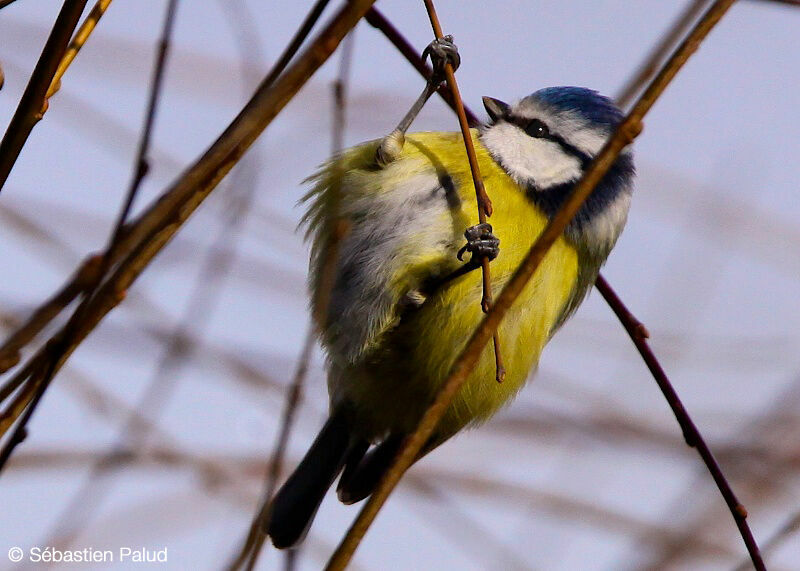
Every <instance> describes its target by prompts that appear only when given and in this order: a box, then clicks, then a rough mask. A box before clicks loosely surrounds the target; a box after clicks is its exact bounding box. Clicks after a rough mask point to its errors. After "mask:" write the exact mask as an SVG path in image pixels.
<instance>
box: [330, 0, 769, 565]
mask: <svg viewBox="0 0 800 571" xmlns="http://www.w3.org/2000/svg"><path fill="white" fill-rule="evenodd" d="M734 1H735V0H717V1H716V2H715V3H714V5H713V6H712V7H711V8H710V9H709V10H708V11H707V12H706V14H705V15H704V16H703V18H702V19H701V20H700V22H698V24H697V25H696V26H695V27H694V29H693V30H692V32H691V33H690V34H689V36H688V37H687V38H686V39H685V40H684V42H683V43H682V44H681V45H680V47H679V48H678V49H677V51H676V52H675V53H674V54H673V55H672V57H670V59H669V60H668V61H667V62H666V64H665V65H664V66H663V67H662V69H661V71H660V72H659V73H658V75H657V76H656V77H655V78H654V79H653V80H652V81H651V83H650V84H649V86H648V87H647V89H646V90H645V92H644V93H643V94H642V95H641V97H640V98H639V99H638V101H637V102H636V104H635V105H634V106H633V108H632V110H631V111H630V113H628V115H627V116H626V117H625V119H624V120H623V121H622V122H621V123H620V125H619V127H618V128H617V129H616V131H615V132H614V134H613V135H612V136H611V137H610V138H609V139H608V141H607V142H606V144H605V145H604V146H603V149H602V150H601V151H600V152H599V153H598V155H597V156H596V157H595V158H594V160H593V161H592V163H591V164H590V165H589V167H588V169H587V170H586V172H585V174H584V176H583V177H582V178H581V180H580V181H579V182H578V183H577V184H576V186H575V188H574V190H573V192H572V194H571V195H570V196H569V198H568V199H567V200H566V202H565V203H564V204H563V205H562V207H561V208H560V209H559V210H558V212H557V213H556V214H555V216H554V217H553V218H552V219H551V220H550V222H549V223H548V224H547V226H546V227H545V228H544V230H543V231H542V233H541V234H540V236H539V238H538V239H537V240H536V242H535V243H534V244H533V246H532V247H531V249H530V250H529V251H528V254H527V255H526V256H525V259H524V260H523V262H522V263H521V264H520V267H519V268H518V269H517V270H516V271H515V272H514V275H513V276H512V277H511V279H510V280H509V281H508V283H507V284H506V286H505V288H504V289H503V291H502V292H501V293H500V295H499V296H498V298H497V300H496V302H495V303H494V305H493V306H492V308H491V309H490V311H489V313H488V314H487V315H486V317H484V319H483V320H482V321H481V324H480V325H479V326H478V328H477V329H476V330H475V332H474V333H473V335H472V336H471V338H470V340H469V342H468V343H467V345H466V347H465V348H464V349H463V351H462V352H461V354H460V355H459V356H458V358H457V359H456V362H455V364H454V365H453V367H452V368H451V370H450V373H449V374H448V376H447V379H446V380H445V381H444V383H443V385H442V389H441V390H440V391H439V393H438V394H437V396H436V399H435V400H434V402H433V404H431V406H430V407H429V408H428V410H427V411H426V412H425V414H424V416H423V417H422V420H421V421H420V423H419V425H418V426H417V428H416V430H415V431H414V432H413V433H412V434H411V435H410V436H409V437H408V438H407V439H406V440H405V442H404V443H403V446H402V447H401V449H400V451H399V453H398V455H397V457H396V458H395V460H394V462H393V464H392V466H391V468H390V469H389V470H388V471H387V472H386V473H385V474H384V476H383V478H382V479H381V481H380V484H379V485H378V487H377V489H376V490H375V491H374V492H373V494H372V495H371V496H370V497H369V499H368V500H367V503H366V505H365V506H364V507H363V508H362V510H361V512H360V513H359V515H358V517H357V518H356V520H355V522H354V523H353V525H352V526H351V527H350V529H349V530H348V532H347V534H346V535H345V537H344V538H343V539H342V541H341V543H340V544H339V546H338V548H337V549H336V551H335V552H334V554H333V555H332V557H331V559H330V560H329V562H328V566H327V569H330V570H337V571H338V570H341V569H344V568H345V567H346V565H347V563H348V562H349V561H350V559H351V558H352V556H353V554H354V552H355V550H356V548H357V547H358V544H359V543H360V541H361V539H362V538H363V536H364V534H365V533H366V531H367V529H368V528H369V526H370V524H371V523H372V521H373V520H374V519H375V516H376V515H377V513H378V511H379V510H380V508H381V506H382V505H383V504H384V503H385V502H386V499H387V498H388V496H389V494H390V493H391V491H392V490H393V489H394V487H395V486H396V485H397V483H398V482H399V480H400V478H401V477H402V475H403V473H404V472H405V471H406V470H407V469H408V468H409V467H410V466H411V464H412V463H413V462H414V460H415V459H416V457H417V454H418V453H419V451H420V450H421V449H422V446H423V445H424V444H425V442H427V440H428V438H429V437H430V435H431V434H432V433H433V430H434V429H435V428H436V425H437V423H438V422H439V419H440V418H441V417H442V415H444V413H445V411H446V410H447V407H448V406H449V404H450V403H451V402H452V400H453V398H454V397H455V395H456V393H457V391H458V389H459V388H460V387H461V385H462V384H463V383H464V381H465V380H466V378H467V377H468V376H469V373H470V372H471V371H472V370H473V368H474V366H475V364H476V363H477V361H478V359H479V357H480V353H481V351H482V349H483V347H484V346H485V345H486V343H487V342H488V341H489V338H490V337H491V336H492V333H493V332H494V331H495V330H496V329H497V327H498V325H499V324H500V321H501V320H502V318H503V316H504V315H505V313H506V312H507V311H508V309H509V308H510V306H511V304H512V303H513V302H514V300H515V299H516V297H517V296H518V295H519V293H520V292H521V291H522V289H523V288H524V286H525V284H526V283H527V282H528V280H529V279H530V277H531V276H532V275H533V272H534V271H535V270H536V268H537V267H538V265H539V263H540V262H541V260H542V259H543V258H544V255H545V254H546V252H547V250H548V249H549V247H550V246H551V245H552V244H553V243H554V242H555V241H556V239H557V238H558V237H559V236H560V235H561V233H562V232H563V230H564V228H565V227H566V225H567V224H568V223H569V221H570V219H571V218H572V217H573V216H574V215H575V213H576V212H577V210H578V209H579V208H580V206H581V204H582V203H583V201H584V200H585V199H586V198H587V197H588V196H589V194H590V193H591V191H592V189H593V188H594V187H595V186H596V185H597V183H598V182H599V181H600V179H601V178H602V177H603V176H604V175H605V173H606V172H608V170H609V169H610V168H611V165H612V164H613V163H614V161H615V160H616V158H617V156H618V155H619V153H620V152H622V150H623V149H624V148H625V147H626V146H627V145H628V144H630V143H631V141H633V139H635V138H636V136H637V135H638V134H639V133H640V132H641V129H642V123H641V120H642V118H643V117H644V116H645V115H646V113H647V112H648V111H649V110H650V108H651V107H652V105H653V104H654V103H655V101H656V100H657V99H658V97H659V96H660V95H661V93H662V92H663V91H664V89H665V88H666V87H667V85H669V83H670V82H671V81H672V79H673V78H674V77H675V75H676V74H677V73H678V71H679V70H680V69H681V67H683V65H684V64H685V63H686V61H687V60H688V59H689V57H690V56H691V55H692V54H693V53H694V52H695V51H696V49H697V47H698V46H699V45H700V43H701V42H702V40H703V39H704V38H705V37H706V36H707V35H708V33H709V32H710V31H711V29H712V28H713V27H714V26H715V25H716V23H717V22H719V20H720V19H721V18H722V16H723V15H724V14H725V13H726V12H727V11H728V9H729V8H730V7H731V6H732V5H733V3H734ZM748 548H749V546H748ZM755 555H756V556H755V557H754V562H755V561H760V557H758V556H757V552H756V554H755ZM762 568H763V564H762Z"/></svg>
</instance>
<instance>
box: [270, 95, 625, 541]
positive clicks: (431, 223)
mask: <svg viewBox="0 0 800 571" xmlns="http://www.w3.org/2000/svg"><path fill="white" fill-rule="evenodd" d="M484 105H485V107H486V111H487V112H488V114H489V117H490V119H491V122H490V123H489V124H488V125H486V126H484V127H482V128H480V129H474V130H472V132H471V136H472V138H473V142H474V145H475V150H476V153H477V156H478V162H479V166H480V170H481V173H482V174H483V179H484V183H485V186H486V190H487V192H488V194H489V196H490V197H491V198H492V203H493V206H494V212H493V214H492V218H491V221H492V225H493V227H494V229H495V231H496V236H495V233H494V232H493V231H492V228H491V227H489V226H488V225H478V224H477V222H478V221H477V210H478V208H477V205H476V198H475V191H474V187H473V183H472V178H471V175H470V169H469V165H468V162H467V158H466V154H465V151H464V142H463V140H462V136H461V134H460V133H440V132H433V133H417V134H412V135H408V136H406V139H405V143H404V145H403V147H402V150H401V151H400V152H399V153H398V154H397V156H396V157H395V158H394V160H393V161H391V162H389V163H388V164H386V165H382V164H378V163H376V160H375V155H376V149H377V148H378V146H379V145H380V142H381V141H379V140H378V141H372V142H369V143H365V144H363V145H360V146H357V147H354V148H351V149H348V150H346V151H344V152H343V153H341V155H340V156H337V157H334V158H332V159H331V160H330V161H329V162H328V163H326V164H325V165H323V167H322V168H321V169H320V170H319V172H317V173H316V174H315V175H314V176H313V177H311V179H309V180H310V181H311V182H312V183H313V188H312V189H311V191H310V192H309V194H308V195H307V197H306V200H307V203H308V205H309V206H308V211H307V213H306V215H305V223H306V224H307V228H308V237H309V238H310V240H311V245H312V248H311V262H310V285H311V290H312V295H315V296H316V295H317V294H318V293H319V289H320V288H321V287H322V284H321V281H322V280H321V273H322V267H323V265H324V264H325V257H326V256H327V255H328V252H327V248H326V244H327V243H328V242H329V240H330V239H331V237H330V233H331V228H332V226H333V225H332V224H331V219H332V217H334V216H338V217H341V218H343V219H344V220H346V222H347V224H348V226H349V232H348V233H347V234H346V235H345V237H344V238H343V239H342V240H341V242H340V243H339V247H338V257H337V259H336V261H335V275H334V279H333V280H332V283H333V285H332V289H331V290H330V293H329V305H328V311H327V317H326V319H325V320H324V322H322V323H317V327H318V329H319V332H320V337H321V342H322V345H323V347H324V349H325V351H326V353H327V369H328V389H329V394H330V418H329V420H328V421H327V422H326V424H325V425H324V426H323V428H322V430H321V432H320V433H319V436H317V438H316V440H315V441H314V443H313V444H312V445H311V449H310V450H309V451H308V453H307V454H306V456H305V457H304V458H303V460H302V461H301V462H300V464H299V466H298V467H297V469H296V471H295V472H294V473H293V474H292V475H291V476H290V477H289V479H288V480H287V481H286V483H285V484H284V485H283V487H282V488H281V490H280V491H279V492H278V494H277V495H276V497H275V498H274V500H273V503H272V510H271V517H270V521H269V522H268V523H267V532H268V534H269V535H270V536H271V538H272V541H273V543H274V544H275V546H276V547H279V548H284V547H290V546H292V545H294V544H296V543H297V542H298V541H300V540H301V539H302V538H303V537H304V535H305V533H306V531H307V529H308V527H309V525H310V522H311V520H312V519H313V517H314V514H315V513H316V510H317V508H318V507H319V504H320V503H321V501H322V498H323V497H324V495H325V493H326V491H327V489H328V488H329V487H330V486H331V485H332V484H333V482H334V480H335V479H336V477H337V476H338V475H339V474H340V473H341V474H342V476H341V478H340V480H339V484H338V494H339V498H340V499H341V500H342V501H343V502H345V503H353V502H357V501H359V500H361V499H363V498H365V497H366V496H368V495H369V494H370V493H371V492H372V490H373V489H374V487H375V486H376V484H377V482H378V481H379V479H380V477H381V476H382V474H383V473H384V471H385V470H386V469H387V468H388V466H389V465H390V463H391V461H392V459H393V458H394V456H395V454H396V452H397V450H398V448H399V446H400V444H401V443H402V441H403V439H404V438H405V437H406V436H407V435H408V434H409V433H410V432H412V431H413V430H414V428H415V427H416V425H417V424H418V422H419V420H420V418H421V417H422V415H423V413H424V411H425V409H426V408H427V407H428V406H429V405H430V404H431V402H432V400H433V398H434V396H435V395H436V393H437V391H438V390H439V388H440V387H441V385H442V383H443V382H444V380H445V379H446V377H447V374H448V371H449V370H450V368H451V367H452V366H453V364H454V362H455V359H456V357H457V356H458V354H459V353H460V352H461V350H462V349H463V348H464V346H465V344H466V342H467V340H468V339H469V337H470V335H471V333H472V332H473V331H474V330H475V328H476V327H477V326H478V324H479V323H480V321H481V318H482V313H481V306H480V301H481V295H482V287H481V282H482V280H481V272H480V271H471V270H473V269H476V268H478V267H479V265H480V264H479V263H478V258H479V257H480V256H484V255H485V256H489V257H490V258H491V257H495V256H496V258H495V259H494V260H493V261H492V262H491V276H492V283H493V288H494V290H495V291H500V290H501V289H502V288H503V286H504V284H505V283H506V281H507V280H508V279H509V278H510V276H511V275H512V273H513V272H514V270H515V269H516V268H517V266H518V265H519V263H520V262H521V260H522V258H523V257H524V256H525V254H526V253H527V251H528V249H529V248H530V246H531V245H532V244H533V242H534V241H535V240H536V238H537V237H538V236H539V234H540V233H541V232H542V229H543V228H544V227H545V225H546V224H547V222H548V219H549V218H550V217H552V216H553V215H554V214H555V212H556V211H557V210H558V208H559V206H561V204H562V203H563V202H564V201H565V199H566V198H567V197H568V196H569V194H570V192H571V190H572V189H573V187H574V185H575V183H576V182H577V181H578V180H579V179H580V178H581V176H582V174H583V173H584V171H585V170H586V168H587V167H588V165H589V163H590V162H591V160H592V158H593V157H594V155H595V154H597V153H598V152H599V151H600V149H601V148H602V146H603V144H604V143H605V141H606V140H607V138H608V137H609V135H610V134H611V132H612V131H613V130H614V128H615V127H616V126H617V124H618V123H619V122H620V121H621V120H622V113H621V112H620V110H619V109H618V108H617V107H616V106H615V105H614V103H613V102H612V101H611V100H610V99H608V98H607V97H604V96H602V95H600V94H598V93H597V92H596V91H592V90H590V89H585V88H580V87H550V88H546V89H541V90H539V91H536V92H535V93H533V94H532V95H529V96H527V97H525V98H523V99H522V100H520V101H518V102H517V103H515V104H513V105H508V104H506V103H503V102H502V101H499V100H497V99H492V98H488V97H486V98H484ZM633 178H634V164H633V154H632V150H631V149H630V148H626V149H625V150H624V151H623V153H622V154H621V155H620V156H619V158H618V159H617V160H616V162H615V163H614V165H613V167H612V168H611V169H610V171H609V172H608V173H607V174H606V175H605V177H604V178H603V179H602V181H601V182H600V184H599V185H598V186H597V187H596V188H595V190H594V191H593V193H592V194H591V195H590V196H589V198H588V200H587V201H586V202H585V203H584V204H583V206H582V207H581V209H580V210H579V212H578V214H577V215H576V216H575V218H574V219H573V220H572V222H571V223H570V224H569V226H568V227H567V228H566V230H565V231H564V233H563V234H562V236H561V237H560V238H559V239H558V240H557V241H556V243H555V244H554V245H553V247H552V248H551V249H550V251H549V253H548V254H547V256H546V257H545V258H544V260H543V262H542V264H541V266H540V267H539V269H538V270H537V272H536V274H535V275H534V276H533V279H531V280H530V282H529V283H528V285H527V286H526V288H525V289H524V291H523V292H522V294H521V295H520V296H519V298H518V299H517V300H516V302H515V304H514V306H513V308H512V309H511V310H510V311H509V312H508V314H507V315H506V317H505V319H504V320H503V322H502V324H501V325H500V328H499V330H498V331H499V336H500V339H501V340H502V347H503V357H504V359H505V361H506V368H507V376H506V379H505V381H504V382H503V383H497V382H495V380H494V367H495V362H494V355H493V349H492V347H491V346H488V347H486V348H485V349H484V350H483V353H482V354H481V357H480V360H479V362H478V365H477V366H476V367H475V369H474V371H473V372H472V373H471V375H470V376H469V378H468V379H467V380H466V382H465V383H464V385H463V386H462V388H461V389H460V391H459V392H458V394H457V395H456V397H455V400H454V401H453V403H452V404H451V405H450V407H449V408H448V410H447V411H446V413H445V415H444V417H443V418H442V420H441V422H440V424H439V425H438V427H437V428H436V431H435V432H434V434H433V436H432V437H431V439H430V440H429V442H428V443H427V445H426V446H425V448H424V449H423V451H422V454H426V453H427V452H429V451H431V450H432V449H433V448H435V447H437V446H439V445H440V444H441V443H443V442H444V441H445V440H447V439H448V438H450V437H451V436H453V435H454V434H456V433H457V432H458V431H460V430H461V429H463V428H465V427H468V426H475V425H479V424H481V423H483V422H485V421H486V420H488V419H489V418H490V417H491V416H492V415H493V414H494V413H495V412H497V410H498V409H499V408H500V407H502V406H503V405H505V404H507V403H509V402H510V401H511V400H512V399H513V397H514V396H515V395H516V394H517V392H518V391H519V390H520V388H521V387H522V386H523V385H524V384H525V381H526V379H528V378H529V377H530V376H531V372H532V371H533V370H535V368H536V366H537V364H538V361H539V356H540V354H541V351H542V349H543V347H544V346H545V344H546V343H547V341H548V340H549V339H550V338H551V337H552V336H553V334H554V333H555V332H556V331H557V330H558V328H559V327H560V326H561V325H562V324H563V323H564V321H565V320H566V319H567V318H568V317H569V316H570V315H572V314H573V313H574V311H575V310H576V309H577V307H578V306H579V305H580V303H581V302H582V301H583V299H584V297H585V296H586V294H587V292H588V291H589V289H590V287H591V286H592V284H593V283H594V281H595V279H596V277H597V274H598V271H599V269H600V266H601V265H602V264H603V263H604V262H605V260H606V258H607V257H608V255H609V253H610V252H611V249H612V248H613V247H614V244H615V243H616V241H617V238H619V235H620V233H621V232H622V229H623V227H624V225H625V221H626V219H627V215H628V209H629V206H630V200H631V194H632V190H633ZM336 193H339V195H338V198H335V195H336ZM334 201H335V204H336V206H335V208H334V207H333V206H332V205H333V204H334ZM334 209H335V210H337V211H338V212H337V213H334V212H333V210H334ZM465 228H469V230H468V231H467V232H466V236H467V246H466V249H467V250H469V251H471V252H472V256H473V258H475V260H476V261H475V262H473V261H469V262H466V263H462V262H461V261H459V250H462V251H463V249H462V247H463V246H464V236H465ZM370 447H372V449H371V450H370Z"/></svg>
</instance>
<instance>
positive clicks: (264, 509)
mask: <svg viewBox="0 0 800 571" xmlns="http://www.w3.org/2000/svg"><path fill="white" fill-rule="evenodd" d="M312 15H313V13H312V14H309V18H311V17H312ZM301 32H303V28H301V30H300V31H299V32H298V34H300V33H301ZM305 33H307V31H306V32H305ZM353 38H354V36H353V33H352V32H351V33H350V34H349V35H348V36H347V38H346V39H345V40H344V41H343V42H342V53H341V59H340V63H339V74H338V77H337V79H336V81H335V82H334V84H333V121H332V123H331V128H332V131H333V132H332V135H331V156H337V155H338V153H339V152H340V151H341V149H342V146H343V139H344V130H345V123H346V103H347V86H348V79H349V75H350V64H351V61H352V55H353V41H354V40H353ZM339 178H340V177H334V179H335V180H337V181H338V180H339ZM339 190H340V189H339V187H338V186H337V185H335V186H334V187H333V188H332V189H331V191H332V193H333V194H332V198H331V200H330V208H331V213H330V214H331V219H332V222H329V224H330V225H331V227H330V228H329V231H328V232H327V234H328V236H329V237H330V238H329V239H328V241H327V242H326V244H325V253H324V255H323V257H322V259H323V266H322V269H321V270H320V286H319V291H321V294H319V295H317V296H316V297H315V299H314V300H312V305H313V307H312V319H311V324H310V325H309V329H308V333H307V334H306V339H305V342H304V344H303V349H302V352H301V354H300V358H299V360H298V363H297V368H296V369H295V374H294V378H293V379H292V382H291V384H290V385H289V387H288V389H287V391H286V398H285V401H284V406H283V412H282V416H281V424H280V429H279V431H278V436H277V439H276V441H275V445H274V447H273V449H272V454H271V455H270V459H269V464H268V468H267V476H266V484H265V486H264V492H263V494H262V496H261V499H260V501H259V508H258V509H257V510H256V513H255V515H254V516H253V519H252V521H251V522H250V529H249V530H248V533H247V537H246V539H245V541H244V543H243V545H242V547H241V549H240V551H239V554H238V556H237V557H236V559H235V560H234V561H233V563H232V564H231V565H230V566H229V569H231V570H235V569H241V568H245V569H248V570H251V569H253V568H254V567H255V565H256V562H257V561H258V558H259V555H260V554H261V550H262V549H263V546H264V542H265V541H266V533H265V528H266V524H267V522H268V521H269V518H270V513H271V508H272V503H271V502H272V497H273V496H274V495H275V490H276V489H277V487H278V479H279V478H280V475H281V473H282V471H283V464H284V460H285V455H286V447H287V446H288V444H289V435H290V433H291V430H292V426H293V423H294V417H295V413H296V411H297V407H298V406H299V404H300V401H301V399H302V393H303V386H304V384H305V379H306V376H307V373H308V367H309V363H310V361H311V354H312V351H313V348H314V344H315V341H316V329H315V323H317V324H321V323H325V321H326V319H327V312H328V300H329V297H330V290H331V288H332V286H333V277H334V271H335V269H336V262H337V260H338V257H339V243H340V241H341V239H342V238H344V235H345V232H346V230H347V228H346V226H345V225H344V223H343V221H340V220H339V218H338V208H339V198H340V197H339ZM284 557H285V568H286V569H287V570H288V569H293V568H294V565H295V563H296V561H297V553H292V555H288V554H287V555H285V556H284Z"/></svg>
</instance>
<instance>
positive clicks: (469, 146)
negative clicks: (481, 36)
mask: <svg viewBox="0 0 800 571" xmlns="http://www.w3.org/2000/svg"><path fill="white" fill-rule="evenodd" d="M424 2H425V9H426V10H427V11H428V18H430V21H431V27H432V28H433V35H434V36H436V39H437V40H439V39H441V38H442V36H443V34H442V26H441V24H439V17H438V16H437V15H436V8H435V7H434V5H433V0H424ZM444 73H445V75H446V76H447V85H448V86H449V87H450V92H451V93H452V96H453V101H454V102H455V111H456V115H458V123H459V125H460V127H461V135H462V137H463V139H464V147H465V148H466V151H467V160H468V161H469V169H470V172H471V173H472V182H473V184H474V185H475V196H476V198H477V202H478V222H480V223H481V224H483V223H485V222H486V218H487V217H488V216H491V215H492V201H491V200H490V199H489V195H488V194H486V188H485V187H484V185H483V178H482V177H481V169H480V167H479V166H478V157H477V156H476V155H475V146H474V145H473V143H472V134H471V133H470V130H469V123H468V122H467V115H466V113H465V112H464V103H463V102H462V101H461V92H460V91H459V90H458V83H457V82H456V76H455V73H454V71H453V66H452V65H450V62H447V63H445V66H444ZM481 272H482V275H483V299H482V300H481V308H482V309H483V312H484V313H487V312H488V311H489V308H491V306H492V281H491V273H490V270H489V258H488V257H487V256H482V257H481ZM492 339H493V341H494V360H495V378H496V380H497V382H498V383H501V382H503V379H504V378H505V376H506V370H505V367H504V366H503V357H502V355H501V353H500V338H499V336H498V333H497V331H495V332H494V334H493V335H492Z"/></svg>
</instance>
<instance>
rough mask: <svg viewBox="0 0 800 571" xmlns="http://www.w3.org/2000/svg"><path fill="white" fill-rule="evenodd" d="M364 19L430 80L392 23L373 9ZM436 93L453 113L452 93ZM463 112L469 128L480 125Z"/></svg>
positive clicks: (442, 88) (426, 67)
mask: <svg viewBox="0 0 800 571" xmlns="http://www.w3.org/2000/svg"><path fill="white" fill-rule="evenodd" d="M364 19H365V20H366V21H367V22H368V23H369V24H370V25H371V26H372V27H374V28H376V29H378V30H380V31H381V32H382V33H383V35H384V36H386V38H387V39H388V40H389V41H390V42H392V44H393V45H394V47H396V48H397V50H398V51H399V52H400V53H401V54H403V56H405V58H406V60H408V62H409V63H410V64H411V65H412V66H414V69H416V70H417V71H418V72H419V73H420V75H422V77H424V78H425V79H430V77H431V75H433V69H431V67H430V66H429V65H428V64H426V63H425V60H423V59H422V58H421V57H420V55H419V54H420V52H419V51H417V50H416V49H414V46H412V45H411V44H410V43H409V42H408V40H406V39H405V38H404V37H403V35H402V34H401V33H400V32H399V31H398V29H397V28H395V27H394V26H393V25H392V23H391V22H390V21H389V20H387V19H386V17H385V16H384V15H383V14H382V13H381V12H380V11H379V10H378V9H377V8H375V7H372V8H370V9H369V11H368V12H367V14H366V15H365V16H364ZM437 93H438V94H439V95H440V96H441V98H442V99H444V101H445V103H447V105H449V106H450V108H451V109H452V110H453V111H455V110H456V102H455V99H453V92H452V91H450V90H449V89H448V88H447V87H445V86H444V85H441V86H439V88H438V89H437ZM464 112H465V113H466V115H467V121H469V125H470V127H478V126H480V124H481V121H480V120H479V119H478V117H477V116H476V115H475V114H474V113H473V112H472V111H471V110H470V109H469V108H468V107H467V106H466V105H465V106H464Z"/></svg>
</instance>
